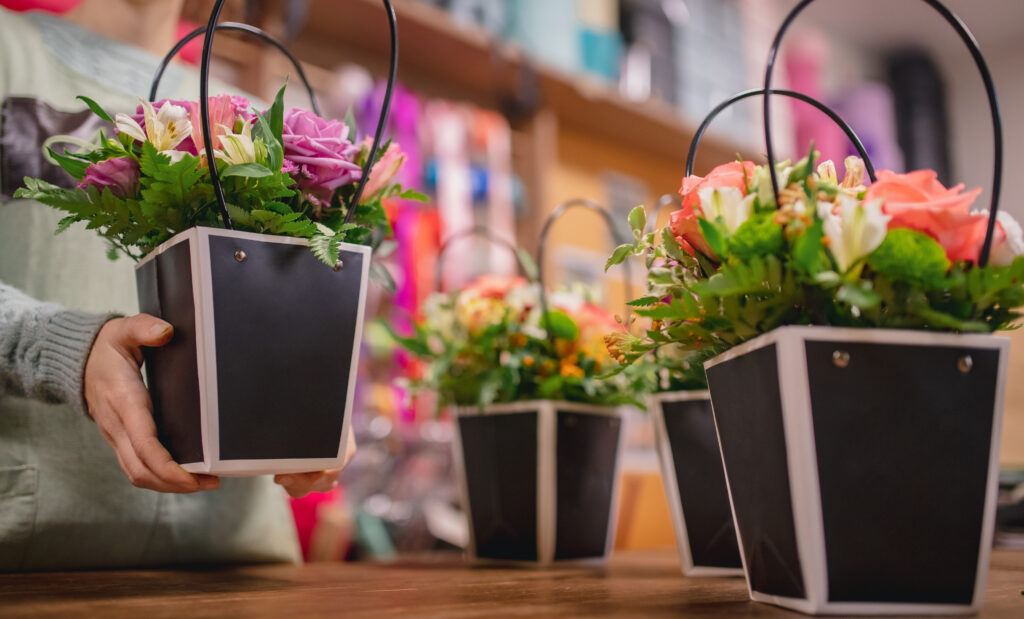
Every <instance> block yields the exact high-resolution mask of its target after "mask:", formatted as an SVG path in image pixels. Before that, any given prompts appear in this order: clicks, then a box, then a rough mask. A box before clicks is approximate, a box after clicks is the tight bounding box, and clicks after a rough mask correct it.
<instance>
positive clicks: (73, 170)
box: [46, 146, 89, 180]
mask: <svg viewBox="0 0 1024 619" xmlns="http://www.w3.org/2000/svg"><path fill="white" fill-rule="evenodd" d="M46 152H48V153H50V156H51V157H53V160H54V161H56V162H57V163H58V164H60V167H62V168H64V171H65V172H67V173H68V174H70V175H71V176H74V177H75V179H76V180H82V177H83V176H85V171H86V170H87V169H89V162H88V161H82V160H81V159H78V158H74V157H67V156H65V155H59V154H57V152H56V151H55V150H53V149H52V148H50V147H49V146H47V147H46Z"/></svg>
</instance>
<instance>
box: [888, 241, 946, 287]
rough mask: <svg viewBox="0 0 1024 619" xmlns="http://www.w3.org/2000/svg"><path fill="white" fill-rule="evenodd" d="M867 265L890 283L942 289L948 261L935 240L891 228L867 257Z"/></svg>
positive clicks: (944, 283)
mask: <svg viewBox="0 0 1024 619" xmlns="http://www.w3.org/2000/svg"><path fill="white" fill-rule="evenodd" d="M868 265H869V266H870V267H871V268H872V269H874V270H875V271H876V272H878V273H881V274H882V275H885V276H886V277H888V278H889V279H891V280H892V281H896V282H899V281H905V282H907V283H909V284H912V285H915V286H920V287H922V288H936V289H937V288H943V287H945V286H946V275H947V273H948V272H949V268H950V266H951V265H950V262H949V258H947V257H946V251H945V250H944V249H942V246H941V245H939V244H938V243H937V242H936V241H935V239H933V238H932V237H930V236H928V235H927V234H923V233H921V232H917V231H915V230H910V229H907V228H894V229H892V230H889V232H888V234H886V235H885V240H884V241H882V244H881V245H879V246H878V249H876V250H875V251H874V252H872V254H871V255H870V256H869V257H868Z"/></svg>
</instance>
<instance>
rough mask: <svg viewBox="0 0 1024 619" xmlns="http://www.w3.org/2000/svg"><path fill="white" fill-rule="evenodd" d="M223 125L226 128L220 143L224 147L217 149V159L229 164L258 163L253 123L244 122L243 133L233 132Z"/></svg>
mask: <svg viewBox="0 0 1024 619" xmlns="http://www.w3.org/2000/svg"><path fill="white" fill-rule="evenodd" d="M221 127H223V129H224V133H223V134H222V135H221V136H220V144H221V146H222V147H223V148H222V149H221V150H218V151H217V159H220V160H221V161H224V162H226V163H227V164H228V165H238V164H240V163H257V157H256V144H255V142H253V139H252V125H250V124H249V123H243V124H242V132H241V133H232V132H231V129H229V128H228V127H224V126H223V125H221Z"/></svg>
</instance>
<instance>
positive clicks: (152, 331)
mask: <svg viewBox="0 0 1024 619" xmlns="http://www.w3.org/2000/svg"><path fill="white" fill-rule="evenodd" d="M172 331H174V327H172V326H171V324H170V323H167V322H164V321H162V320H161V321H160V324H156V325H153V326H152V327H150V328H149V336H150V337H151V338H153V339H154V340H155V339H158V338H162V337H166V336H167V335H169V334H170V333H171V332H172Z"/></svg>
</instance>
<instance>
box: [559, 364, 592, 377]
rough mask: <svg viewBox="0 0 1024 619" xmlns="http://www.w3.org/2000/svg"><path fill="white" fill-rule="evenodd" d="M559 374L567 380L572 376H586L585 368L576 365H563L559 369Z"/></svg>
mask: <svg viewBox="0 0 1024 619" xmlns="http://www.w3.org/2000/svg"><path fill="white" fill-rule="evenodd" d="M558 373H559V374H561V375H562V376H564V377H566V378H569V377H571V376H575V377H576V378H583V377H584V376H586V374H584V372H583V368H581V367H580V366H578V365H576V364H575V363H562V366H561V367H560V368H559V370H558Z"/></svg>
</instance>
